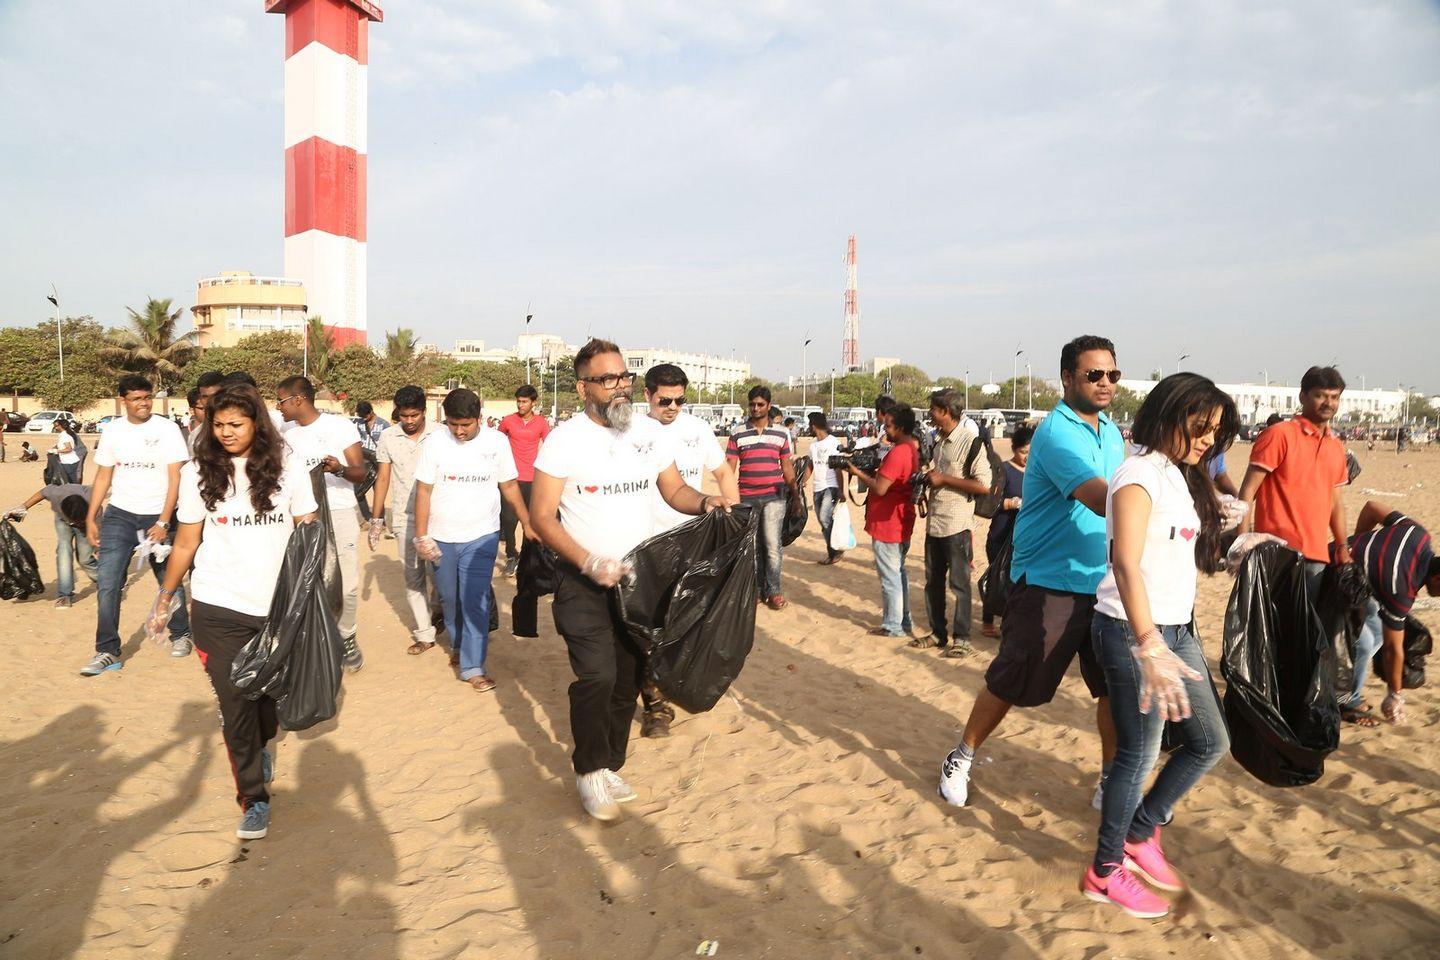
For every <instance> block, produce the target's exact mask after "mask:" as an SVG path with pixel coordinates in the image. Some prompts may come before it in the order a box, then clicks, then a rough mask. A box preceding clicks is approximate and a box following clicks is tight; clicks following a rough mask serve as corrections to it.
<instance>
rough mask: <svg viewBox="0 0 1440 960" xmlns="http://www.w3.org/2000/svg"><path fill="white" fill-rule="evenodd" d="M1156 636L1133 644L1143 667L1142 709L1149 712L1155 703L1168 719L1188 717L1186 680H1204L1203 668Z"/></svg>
mask: <svg viewBox="0 0 1440 960" xmlns="http://www.w3.org/2000/svg"><path fill="white" fill-rule="evenodd" d="M1154 636H1155V639H1152V640H1149V641H1147V642H1146V643H1145V644H1144V645H1143V646H1133V647H1131V648H1130V655H1131V656H1133V657H1134V658H1135V663H1136V664H1137V665H1138V666H1139V667H1140V712H1141V713H1149V712H1150V708H1151V706H1154V708H1155V712H1156V713H1158V714H1159V715H1160V717H1161V718H1162V719H1165V720H1184V719H1185V718H1186V717H1188V716H1190V695H1189V694H1188V693H1187V692H1186V691H1185V681H1186V680H1200V679H1202V677H1201V676H1200V674H1199V672H1198V671H1196V670H1195V669H1194V668H1192V667H1191V666H1190V665H1189V664H1187V663H1186V662H1185V661H1184V660H1181V659H1180V658H1179V657H1178V656H1176V655H1175V651H1174V650H1171V649H1170V648H1169V647H1167V646H1165V642H1164V641H1163V640H1160V639H1159V635H1158V633H1157V634H1154Z"/></svg>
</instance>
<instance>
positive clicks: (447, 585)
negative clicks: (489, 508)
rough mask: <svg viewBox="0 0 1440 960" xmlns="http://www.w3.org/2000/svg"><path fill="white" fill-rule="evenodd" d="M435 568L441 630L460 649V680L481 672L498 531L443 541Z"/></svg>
mask: <svg viewBox="0 0 1440 960" xmlns="http://www.w3.org/2000/svg"><path fill="white" fill-rule="evenodd" d="M435 544H436V546H438V547H439V548H440V563H439V564H438V565H437V566H436V569H435V586H436V587H437V588H438V589H439V591H440V604H441V605H442V606H443V607H444V608H445V629H446V631H447V632H448V633H449V634H450V643H451V644H452V645H458V647H459V650H460V679H461V680H469V679H470V678H471V677H483V676H484V675H485V651H486V650H488V649H489V647H490V578H491V576H492V575H493V574H494V572H495V553H496V551H497V550H499V548H500V533H499V531H496V532H495V533H492V534H488V535H486V536H483V537H481V538H480V539H479V540H471V541H469V542H468V543H443V542H441V541H439V540H437V541H435Z"/></svg>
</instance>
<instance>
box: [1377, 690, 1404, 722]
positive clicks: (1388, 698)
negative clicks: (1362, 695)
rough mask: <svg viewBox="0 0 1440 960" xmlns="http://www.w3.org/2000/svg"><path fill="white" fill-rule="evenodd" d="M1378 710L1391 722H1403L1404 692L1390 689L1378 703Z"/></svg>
mask: <svg viewBox="0 0 1440 960" xmlns="http://www.w3.org/2000/svg"><path fill="white" fill-rule="evenodd" d="M1380 712H1381V713H1383V714H1385V719H1386V720H1389V721H1390V722H1391V723H1404V722H1405V696H1404V694H1399V693H1396V692H1395V691H1393V690H1392V691H1391V692H1389V693H1387V694H1385V699H1384V700H1383V701H1382V702H1381V704H1380Z"/></svg>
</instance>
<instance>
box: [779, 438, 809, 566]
mask: <svg viewBox="0 0 1440 960" xmlns="http://www.w3.org/2000/svg"><path fill="white" fill-rule="evenodd" d="M811 469H812V467H811V464H810V458H809V457H796V458H795V486H793V487H791V488H790V492H789V493H788V494H786V497H785V523H784V525H782V526H781V528H780V545H781V546H784V547H788V546H790V544H792V543H794V542H795V541H796V540H799V539H800V534H802V533H804V532H805V525H806V524H807V523H809V522H810V505H809V504H808V503H806V502H805V491H806V490H808V489H810V483H809V477H810V471H811Z"/></svg>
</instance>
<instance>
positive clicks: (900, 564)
mask: <svg viewBox="0 0 1440 960" xmlns="http://www.w3.org/2000/svg"><path fill="white" fill-rule="evenodd" d="M871 547H872V548H873V549H874V551H875V569H876V571H878V572H879V574H880V595H881V599H882V602H883V604H884V607H883V609H884V618H883V619H882V620H881V621H880V628H881V629H882V630H884V631H885V632H886V633H888V634H890V636H892V637H899V636H903V635H904V634H905V632H906V631H908V630H909V629H910V628H911V627H913V626H914V625H915V624H914V622H913V621H912V620H911V619H910V574H909V573H907V572H906V570H905V556H906V555H907V554H908V553H909V552H910V542H909V541H908V540H907V541H905V542H904V543H881V542H880V541H879V540H876V541H873V542H872V543H871Z"/></svg>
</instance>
